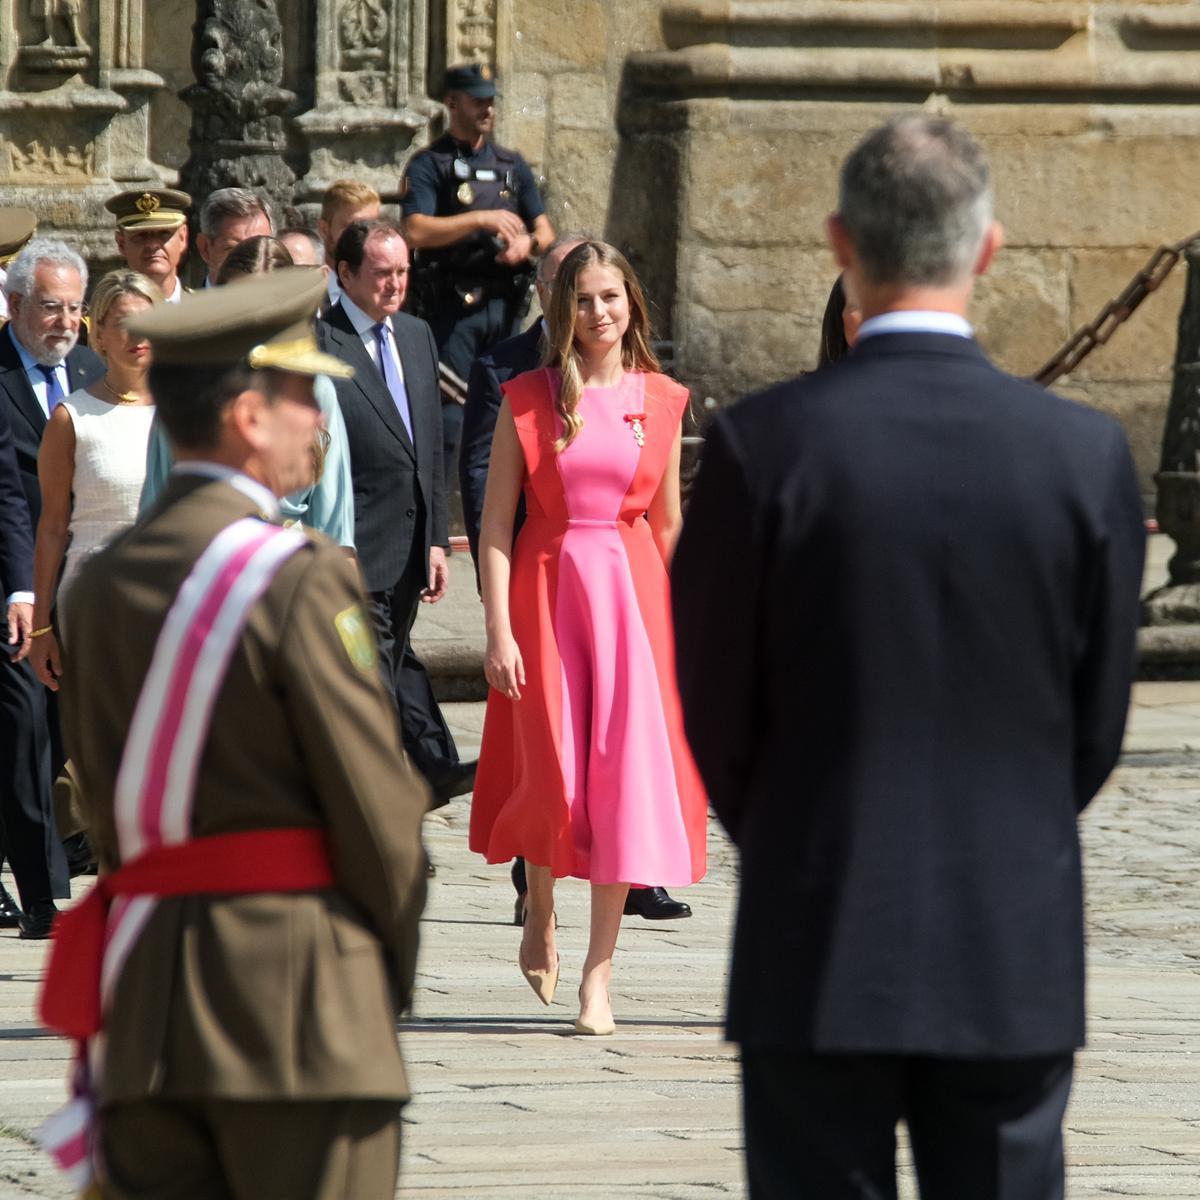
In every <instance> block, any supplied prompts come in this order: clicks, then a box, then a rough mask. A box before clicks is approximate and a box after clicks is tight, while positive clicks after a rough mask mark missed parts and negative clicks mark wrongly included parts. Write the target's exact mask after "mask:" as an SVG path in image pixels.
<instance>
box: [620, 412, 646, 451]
mask: <svg viewBox="0 0 1200 1200" xmlns="http://www.w3.org/2000/svg"><path fill="white" fill-rule="evenodd" d="M645 419H646V414H645V413H644V412H640V413H626V414H625V422H626V424H627V425H628V426H629V427H630V429H632V430H633V440H634V441H635V442H637V444H638V445H639V446H644V445H645V444H646V430H645V429H644V427H643V426H642V422H643V421H644V420H645Z"/></svg>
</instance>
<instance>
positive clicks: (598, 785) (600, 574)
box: [470, 370, 708, 887]
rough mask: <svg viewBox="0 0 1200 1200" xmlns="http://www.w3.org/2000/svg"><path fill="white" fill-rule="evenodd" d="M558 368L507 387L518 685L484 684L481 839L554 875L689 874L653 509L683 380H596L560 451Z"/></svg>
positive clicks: (676, 879)
mask: <svg viewBox="0 0 1200 1200" xmlns="http://www.w3.org/2000/svg"><path fill="white" fill-rule="evenodd" d="M557 389H558V373H557V372H555V371H552V370H540V371H531V372H529V373H528V374H525V375H520V376H518V377H517V378H515V379H513V380H512V381H510V382H509V383H508V384H506V385H505V386H504V389H503V390H504V394H505V396H506V397H507V399H508V403H509V407H510V409H511V410H512V415H513V420H514V422H515V423H516V427H517V436H518V438H519V439H520V443H521V450H522V452H523V454H524V456H525V482H524V491H525V505H526V512H527V514H528V515H527V518H526V521H525V525H524V526H523V527H522V529H521V531H520V533H519V534H518V536H517V539H516V544H515V546H514V550H513V558H512V576H511V585H510V593H509V610H510V616H511V621H512V630H513V636H514V637H515V638H516V642H517V645H518V647H519V648H520V651H521V657H522V659H523V661H524V664H525V677H526V684H525V687H524V688H522V689H521V699H520V700H518V701H512V700H509V699H508V698H507V697H505V696H503V695H501V694H500V693H499V692H497V691H495V690H494V689H493V690H492V691H491V692H490V693H489V696H488V705H487V715H486V719H485V722H484V729H483V746H482V749H481V751H480V756H479V769H478V772H477V774H476V777H475V795H474V799H473V801H472V805H471V834H470V844H471V849H472V850H475V851H477V852H478V853H480V854H482V855H484V856H485V857H486V858H487V860H488V862H493V863H496V862H506V861H507V860H509V859H511V858H512V857H514V856H515V855H518V854H519V855H523V856H524V857H525V858H526V859H527V860H528V861H529V862H531V863H534V864H536V865H538V866H545V867H549V868H550V869H551V871H552V872H553V873H554V875H555V876H557V877H561V876H565V875H574V876H578V877H579V878H582V879H589V880H591V881H592V882H593V883H632V884H644V885H647V886H657V887H681V886H684V885H686V884H689V883H695V882H696V880H698V879H700V878H701V877H702V876H703V874H704V868H705V822H706V819H707V812H708V806H707V800H706V798H705V795H704V789H703V785H702V784H701V782H700V777H699V775H698V774H697V771H696V767H695V764H694V763H693V761H692V756H691V753H690V752H689V750H688V747H687V742H686V741H685V739H684V735H683V719H682V716H681V713H680V707H679V698H678V694H677V692H676V690H675V659H674V640H673V637H672V632H671V621H670V607H669V595H668V584H667V572H666V568H665V566H664V564H663V561H662V558H661V556H660V555H659V552H658V548H657V547H656V546H655V544H654V539H653V538H652V537H651V534H650V526H649V524H648V523H647V522H646V520H645V514H646V510H647V508H648V507H649V505H650V502H651V499H652V498H653V496H654V494H655V493H656V492H657V490H658V486H659V483H660V482H661V480H662V478H663V473H664V472H665V470H666V467H667V462H668V459H669V457H670V454H671V448H672V445H673V443H674V439H675V435H676V433H677V432H678V430H679V426H680V423H681V421H682V419H683V412H684V408H685V406H686V404H687V396H688V394H687V389H686V388H683V387H681V386H680V385H679V384H677V383H675V382H673V381H672V380H670V379H668V378H667V377H666V376H664V375H654V374H645V373H641V372H627V373H626V375H625V377H624V379H623V380H622V382H621V383H620V384H619V385H617V386H616V387H611V388H586V389H585V390H584V393H583V397H582V399H581V402H580V407H579V413H580V415H581V416H582V418H583V428H582V430H581V431H580V433H579V435H578V436H577V437H576V439H575V440H574V441H573V442H572V443H571V445H569V446H568V447H567V448H566V449H565V450H564V451H563V452H562V453H561V454H558V453H556V452H555V449H554V443H555V442H556V441H557V440H558V438H559V436H560V435H561V432H562V421H561V418H560V417H559V416H558V413H557V412H556V411H555V396H556V395H557Z"/></svg>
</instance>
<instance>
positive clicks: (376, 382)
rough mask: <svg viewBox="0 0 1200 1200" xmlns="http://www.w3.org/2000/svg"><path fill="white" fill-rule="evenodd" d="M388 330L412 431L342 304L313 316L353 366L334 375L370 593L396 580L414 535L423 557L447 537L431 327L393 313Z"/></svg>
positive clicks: (333, 349)
mask: <svg viewBox="0 0 1200 1200" xmlns="http://www.w3.org/2000/svg"><path fill="white" fill-rule="evenodd" d="M392 331H393V336H394V337H395V339H396V348H397V349H398V350H399V352H400V362H401V364H402V366H403V368H404V384H405V387H406V388H407V389H408V403H409V409H410V412H411V415H412V424H413V438H409V436H408V431H407V430H406V429H405V428H404V422H403V421H402V420H401V419H400V414H399V413H398V412H397V411H396V405H395V403H394V402H393V401H392V397H391V393H390V392H389V391H388V390H387V387H386V386H385V384H384V382H383V376H382V375H381V374H380V372H379V368H378V367H376V366H375V364H374V362H373V361H372V360H371V356H370V355H369V354H368V353H367V351H366V347H365V346H363V344H362V339H361V338H360V337H359V336H358V334H357V333H355V332H354V326H353V325H352V324H351V323H350V318H349V317H348V316H347V315H346V311H345V309H344V308H342V306H341V305H340V304H338V305H336V306H335V307H334V308H333V309H331V310H330V313H329V316H328V317H327V318H326V319H325V320H323V321H318V322H317V337H318V340H319V342H320V344H321V348H322V349H323V350H326V351H327V352H328V353H330V354H333V355H334V356H335V357H337V358H340V359H341V360H342V361H343V362H347V363H349V364H350V365H351V366H353V367H354V372H355V373H354V378H353V379H337V380H335V381H334V382H335V384H336V386H337V395H338V402H339V404H340V405H341V409H342V416H343V418H344V419H345V422H346V436H347V438H348V439H349V445H350V473H351V476H352V477H353V481H354V542H355V547H356V549H357V553H358V559H359V562H360V564H361V565H362V569H363V576H364V578H365V579H366V583H367V587H368V589H369V590H370V591H372V592H381V591H385V590H386V589H388V588H390V587H392V586H393V585H394V584H395V583H396V582H397V580H399V578H400V576H401V574H402V573H403V571H404V568H405V566H406V564H407V563H408V559H409V552H410V550H411V548H412V546H413V545H414V542H415V543H416V544H417V545H418V546H419V547H420V548H421V550H422V553H423V554H424V557H425V558H428V557H429V548H430V547H431V546H446V545H449V541H450V538H449V532H448V529H447V524H446V486H445V479H444V476H443V471H442V404H441V399H440V397H439V394H438V376H437V349H436V347H435V346H434V343H433V334H431V333H430V332H429V326H428V325H426V324H425V322H424V321H420V320H418V319H417V318H416V317H410V316H408V315H407V314H406V313H397V314H396V315H395V316H394V317H393V318H392ZM414 440H415V442H416V445H415V446H414V445H413V441H414Z"/></svg>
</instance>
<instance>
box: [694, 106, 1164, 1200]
mask: <svg viewBox="0 0 1200 1200" xmlns="http://www.w3.org/2000/svg"><path fill="white" fill-rule="evenodd" d="M829 232H830V238H831V241H832V243H833V247H834V250H835V253H836V256H837V259H838V262H839V264H840V265H841V267H842V269H843V270H844V271H845V272H846V277H847V279H848V280H849V281H850V282H851V283H852V284H853V286H854V290H855V292H856V294H857V295H859V296H860V298H861V301H862V311H863V316H864V317H865V318H866V319H865V320H864V322H863V325H862V329H861V331H860V333H859V341H858V345H857V347H856V349H855V350H854V352H853V354H851V355H850V356H849V358H847V359H846V360H845V361H844V362H842V363H839V364H837V365H835V366H832V367H829V368H827V369H824V370H822V371H819V372H817V373H815V374H813V375H809V376H807V377H805V378H803V379H799V380H793V381H792V382H789V383H785V384H782V385H780V386H778V387H775V388H773V389H771V390H769V391H766V392H764V393H762V394H760V395H757V396H754V397H752V398H750V399H749V400H747V401H745V402H744V403H742V404H740V405H737V406H735V407H734V408H733V409H732V410H730V411H729V412H727V413H724V414H722V415H721V416H719V417H718V418H717V419H716V420H715V421H714V422H713V424H712V426H711V430H710V433H709V436H708V439H707V443H706V446H705V452H704V460H703V465H702V467H701V470H700V474H699V478H698V480H697V483H696V487H695V490H694V492H693V495H692V500H691V506H690V509H689V512H688V515H687V518H686V521H685V524H684V530H683V534H682V537H681V539H680V542H679V545H678V548H677V550H676V554H675V560H674V565H673V571H672V593H673V605H674V612H675V622H676V632H677V661H678V664H679V666H678V672H679V681H680V689H681V692H682V696H683V705H684V716H685V722H686V725H687V732H688V737H689V740H690V742H691V745H692V750H693V752H694V753H695V756H696V762H697V764H698V766H699V768H700V771H701V774H702V775H703V777H704V781H705V783H706V785H707V787H708V792H709V796H710V798H711V800H712V802H713V804H714V806H715V807H716V810H717V812H718V814H719V815H720V817H721V820H722V821H723V822H724V824H725V826H726V827H727V828H728V830H729V832H730V835H731V836H732V837H733V839H734V841H735V842H736V843H737V846H738V848H739V850H740V852H741V856H742V862H743V866H744V870H743V872H742V877H741V879H742V882H741V900H740V908H739V914H738V923H737V932H736V937H735V945H734V957H733V967H732V977H731V986H730V997H729V1018H728V1032H729V1036H730V1038H731V1039H732V1040H734V1041H736V1042H739V1043H740V1044H741V1047H742V1058H743V1077H744V1088H745V1119H746V1120H745V1126H746V1156H747V1162H748V1171H749V1178H750V1194H751V1196H752V1197H754V1200H764V1198H774V1197H784V1196H786V1197H789V1198H792V1197H806V1196H813V1197H820V1200H839V1198H842V1197H846V1198H849V1197H868V1196H870V1197H894V1196H895V1195H896V1182H895V1163H894V1155H895V1127H896V1124H897V1122H898V1121H900V1120H901V1119H903V1120H904V1121H905V1122H906V1124H907V1126H908V1131H909V1136H910V1139H911V1143H912V1147H913V1155H914V1159H915V1162H916V1168H917V1175H918V1179H919V1183H920V1189H921V1195H922V1197H923V1198H924V1200H931V1198H932V1200H950V1198H953V1200H963V1198H964V1197H970V1198H971V1200H988V1198H990V1197H1020V1200H1051V1198H1057V1197H1061V1196H1062V1195H1063V1187H1064V1181H1063V1175H1064V1168H1063V1152H1062V1132H1061V1122H1062V1115H1063V1111H1064V1109H1065V1107H1066V1103H1067V1096H1068V1093H1069V1091H1070V1085H1071V1073H1072V1063H1073V1055H1074V1050H1075V1047H1077V1046H1079V1045H1081V1044H1082V1042H1083V1037H1084V1004H1083V997H1084V991H1083V984H1084V955H1083V905H1082V887H1081V864H1080V850H1079V838H1078V832H1077V828H1076V818H1077V815H1078V813H1079V812H1080V810H1082V809H1083V808H1084V806H1085V805H1086V804H1087V803H1088V802H1089V801H1090V800H1091V798H1092V796H1093V795H1094V794H1095V793H1096V791H1097V790H1098V789H1099V788H1100V786H1101V785H1102V784H1103V782H1104V780H1105V778H1106V776H1107V775H1108V773H1109V771H1110V770H1111V769H1112V766H1113V764H1114V763H1115V761H1116V759H1117V755H1118V752H1119V750H1120V746H1121V737H1122V732H1123V729H1124V724H1125V715H1126V707H1127V704H1128V700H1129V687H1130V679H1131V676H1132V670H1133V664H1134V633H1135V627H1136V624H1137V615H1138V589H1139V584H1140V580H1141V567H1142V556H1143V551H1144V533H1143V524H1142V512H1141V505H1140V502H1139V495H1138V487H1137V482H1136V478H1135V475H1134V470H1133V464H1132V462H1131V458H1130V454H1129V449H1128V446H1127V444H1126V441H1125V438H1124V435H1123V434H1122V432H1121V429H1120V427H1119V426H1118V425H1117V424H1116V422H1114V421H1112V420H1111V419H1109V418H1108V417H1105V416H1102V415H1101V414H1099V413H1097V412H1094V411H1092V410H1090V409H1088V408H1085V407H1083V406H1080V405H1077V404H1073V403H1070V402H1068V401H1066V400H1062V399H1060V398H1058V397H1056V396H1054V395H1051V394H1049V393H1047V392H1044V391H1042V390H1040V389H1038V388H1036V387H1034V386H1032V385H1031V384H1029V383H1025V382H1022V381H1019V380H1016V379H1013V378H1011V377H1009V376H1006V375H1004V374H1002V373H1001V372H1000V371H998V370H996V369H995V368H994V367H993V366H991V365H990V364H989V362H988V361H987V359H986V358H985V357H984V356H983V354H982V353H981V351H980V350H979V347H978V346H977V345H976V344H975V342H974V340H973V339H972V336H971V329H970V326H969V325H968V324H967V322H966V320H965V313H966V310H967V304H968V301H969V299H970V295H971V290H972V284H973V281H974V277H975V276H976V275H978V274H980V273H982V272H983V271H984V270H985V269H986V268H987V266H988V264H989V262H990V260H991V258H992V256H993V254H994V253H995V251H996V250H997V249H998V248H999V245H1000V242H1001V234H1000V229H999V226H997V225H996V224H995V223H994V222H993V220H992V198H991V185H990V178H989V170H988V166H987V162H986V160H985V158H984V156H983V153H982V151H981V150H980V149H979V147H978V146H977V145H976V144H975V142H974V141H973V140H972V139H971V138H970V136H969V135H968V134H967V133H966V132H965V131H963V130H962V129H960V128H958V127H956V126H954V125H953V124H951V123H950V122H947V121H944V120H941V119H937V118H933V117H928V116H907V117H903V118H899V119H897V120H896V121H893V122H891V123H889V124H888V125H886V126H884V127H883V128H881V129H878V130H876V131H874V132H873V133H871V134H870V135H868V136H867V137H866V138H865V139H864V141H863V142H862V143H861V144H860V145H859V146H858V147H857V148H856V149H855V150H854V152H853V153H852V154H851V155H850V157H849V158H848V159H847V161H846V163H845V166H844V167H843V170H842V178H841V193H840V203H839V209H838V212H837V214H836V215H835V216H834V217H832V218H831V220H830V226H829ZM781 906H783V907H784V909H785V910H786V911H787V912H788V913H789V914H790V915H789V919H788V921H787V922H779V921H778V920H773V919H772V916H773V914H774V913H776V912H777V911H779V909H780V907H781Z"/></svg>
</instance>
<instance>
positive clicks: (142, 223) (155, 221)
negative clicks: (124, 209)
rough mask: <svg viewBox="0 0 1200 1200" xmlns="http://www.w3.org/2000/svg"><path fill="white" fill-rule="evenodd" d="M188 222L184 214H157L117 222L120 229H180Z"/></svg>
mask: <svg viewBox="0 0 1200 1200" xmlns="http://www.w3.org/2000/svg"><path fill="white" fill-rule="evenodd" d="M186 221H187V217H185V216H184V215H183V213H170V214H166V213H164V214H162V215H159V214H155V215H154V216H149V217H126V218H125V220H123V221H118V222H117V228H118V229H178V228H179V227H180V225H183V224H184V223H185V222H186Z"/></svg>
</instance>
